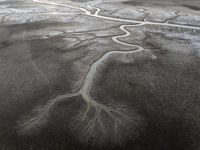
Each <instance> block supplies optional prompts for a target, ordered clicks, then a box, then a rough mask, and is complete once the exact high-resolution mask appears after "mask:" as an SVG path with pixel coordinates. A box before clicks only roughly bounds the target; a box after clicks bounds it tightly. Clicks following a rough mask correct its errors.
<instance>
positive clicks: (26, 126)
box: [19, 0, 200, 135]
mask: <svg viewBox="0 0 200 150" xmlns="http://www.w3.org/2000/svg"><path fill="white" fill-rule="evenodd" d="M34 1H35V2H38V3H43V4H49V5H56V6H62V7H69V8H73V9H79V10H81V11H84V12H85V15H88V16H92V17H96V18H101V19H108V20H113V21H120V22H127V23H134V25H121V26H120V30H122V31H123V32H124V34H122V35H118V36H115V37H112V40H113V41H114V42H116V43H119V44H122V45H125V46H130V47H132V48H133V49H132V50H127V51H124V50H118V51H109V52H106V53H105V54H103V55H102V56H101V57H100V58H99V59H98V60H96V61H95V62H93V64H92V65H91V67H90V70H89V71H88V73H87V75H86V77H85V80H84V83H83V85H82V87H81V89H80V90H79V91H77V92H75V93H67V94H63V95H59V96H57V97H55V98H54V99H52V100H49V102H48V103H47V104H46V105H45V106H43V107H41V108H39V109H36V111H37V112H38V113H37V114H36V115H35V116H32V117H31V118H30V119H28V120H23V121H22V122H21V123H20V129H19V130H20V133H23V134H27V133H29V132H30V131H31V130H33V129H34V128H38V126H44V124H45V122H44V120H45V118H46V117H47V116H48V114H49V111H50V109H51V108H52V107H53V106H54V104H55V103H57V102H59V101H61V100H68V99H70V98H72V97H76V96H82V98H83V100H84V101H85V102H86V103H87V108H86V109H85V111H84V112H82V114H81V115H80V116H79V117H78V118H77V120H78V122H79V124H77V126H79V125H80V124H81V123H82V122H83V121H87V123H86V124H85V127H84V131H83V133H84V135H90V134H91V133H92V132H93V130H94V128H95V126H96V124H99V126H100V127H101V129H102V131H103V128H104V124H103V122H102V118H101V116H100V114H101V112H102V111H104V113H106V114H107V115H108V116H109V117H110V118H111V119H112V121H113V127H112V128H113V133H114V135H116V134H117V132H118V127H119V126H123V125H124V126H126V125H127V124H131V122H132V123H133V122H134V119H133V118H132V117H131V115H127V113H124V111H123V109H121V108H112V107H109V106H106V105H103V104H101V103H99V102H97V101H95V100H94V99H93V98H92V97H91V95H90V90H91V87H92V84H93V80H94V76H95V74H96V71H97V68H98V66H99V65H100V64H101V63H102V62H103V61H104V60H106V59H107V58H108V57H109V56H110V55H112V54H133V53H137V52H141V51H145V49H144V48H143V47H141V46H139V45H134V44H130V43H125V42H122V41H120V40H119V38H125V37H128V36H129V35H130V32H129V31H128V30H127V29H126V27H134V26H142V25H147V24H151V25H161V26H171V27H180V28H188V29H194V30H195V29H197V30H200V27H196V26H187V25H177V24H168V23H155V22H147V21H134V20H126V19H119V18H111V17H105V16H100V15H99V12H100V9H99V8H95V7H92V6H89V5H88V6H87V7H88V8H90V9H92V8H93V9H96V11H95V12H94V14H91V12H90V11H88V10H86V9H85V8H79V7H76V6H71V5H65V4H57V3H54V2H49V1H48V2H47V1H40V0H34ZM91 109H94V110H95V111H94V115H93V117H92V118H91V119H90V120H86V117H87V115H88V112H89V111H90V110H91Z"/></svg>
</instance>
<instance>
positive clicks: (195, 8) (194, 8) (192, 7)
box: [183, 5, 200, 10]
mask: <svg viewBox="0 0 200 150" xmlns="http://www.w3.org/2000/svg"><path fill="white" fill-rule="evenodd" d="M183 6H184V7H187V8H190V9H192V10H200V7H198V6H192V5H183Z"/></svg>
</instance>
